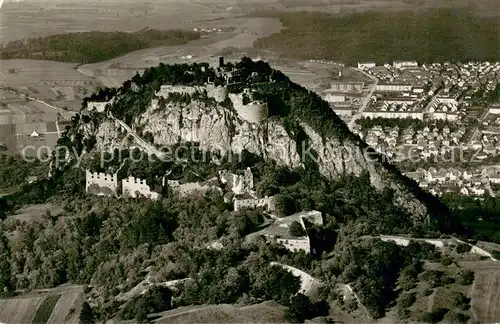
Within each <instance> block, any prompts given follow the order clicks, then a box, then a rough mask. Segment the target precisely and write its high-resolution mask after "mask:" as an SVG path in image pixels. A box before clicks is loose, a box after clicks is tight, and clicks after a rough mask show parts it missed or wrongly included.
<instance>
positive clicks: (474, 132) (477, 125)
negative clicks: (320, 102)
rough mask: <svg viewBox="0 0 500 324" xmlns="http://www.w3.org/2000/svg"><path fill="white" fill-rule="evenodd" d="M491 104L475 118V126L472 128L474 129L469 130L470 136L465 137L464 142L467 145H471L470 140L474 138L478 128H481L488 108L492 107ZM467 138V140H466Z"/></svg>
mask: <svg viewBox="0 0 500 324" xmlns="http://www.w3.org/2000/svg"><path fill="white" fill-rule="evenodd" d="M492 105H493V104H491V105H488V106H487V107H486V108H485V109H484V110H483V112H482V113H481V115H480V116H479V117H478V118H477V124H476V126H474V129H472V130H471V132H470V134H469V135H468V136H465V137H466V138H465V140H464V142H466V143H467V145H470V144H471V143H472V140H473V139H474V137H476V134H477V132H478V131H479V128H480V127H481V125H482V124H483V122H484V120H485V119H486V117H488V112H489V111H490V107H491V106H492ZM467 137H468V138H467Z"/></svg>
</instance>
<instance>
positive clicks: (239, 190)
mask: <svg viewBox="0 0 500 324" xmlns="http://www.w3.org/2000/svg"><path fill="white" fill-rule="evenodd" d="M219 178H220V181H221V183H223V184H225V185H226V186H227V187H228V189H229V190H231V191H232V192H233V193H234V194H236V195H241V194H244V193H250V192H253V190H254V178H253V173H252V170H251V169H250V168H247V169H246V170H245V173H244V174H243V175H237V174H234V173H230V172H228V171H225V170H224V171H219Z"/></svg>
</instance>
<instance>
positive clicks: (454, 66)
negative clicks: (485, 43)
mask: <svg viewBox="0 0 500 324" xmlns="http://www.w3.org/2000/svg"><path fill="white" fill-rule="evenodd" d="M354 69H355V70H357V71H359V72H361V73H363V74H364V75H365V76H366V77H367V78H368V79H370V80H371V81H369V82H353V81H349V80H343V79H342V76H341V75H339V77H340V78H341V80H340V81H334V82H331V84H330V88H329V89H326V90H324V91H323V93H322V96H323V99H324V100H326V101H328V102H329V103H330V105H331V107H332V109H333V110H334V111H335V112H336V113H337V114H338V115H339V116H341V117H342V119H343V120H344V121H345V122H346V123H347V124H348V125H349V127H350V128H351V130H352V131H353V132H355V133H356V134H358V135H359V136H360V137H361V138H362V139H363V140H364V141H365V142H366V143H367V144H368V145H370V146H371V147H373V148H374V149H376V150H377V151H378V152H379V153H382V154H383V155H384V156H385V157H387V158H388V159H389V160H391V161H392V162H393V163H395V164H397V165H398V166H399V167H400V169H401V171H402V172H403V173H405V174H406V175H407V176H409V177H410V178H412V179H414V180H416V181H417V182H418V183H419V184H420V186H421V187H423V188H425V189H426V190H429V191H430V192H432V193H433V194H436V195H440V194H443V193H455V194H460V195H468V196H476V197H484V196H495V195H496V194H497V193H498V189H499V188H498V182H499V180H498V173H499V171H500V169H499V168H498V167H497V166H496V165H495V164H496V163H497V162H498V161H497V155H498V152H497V148H498V145H499V139H500V83H499V80H500V62H495V63H491V62H468V63H452V62H445V63H431V64H428V63H422V64H419V62H416V61H411V60H409V61H395V62H393V63H392V64H384V65H381V66H379V65H377V64H376V63H374V62H360V63H358V65H357V67H354ZM396 156H397V158H396Z"/></svg>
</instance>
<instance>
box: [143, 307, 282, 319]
mask: <svg viewBox="0 0 500 324" xmlns="http://www.w3.org/2000/svg"><path fill="white" fill-rule="evenodd" d="M284 309H285V308H284V307H283V306H281V305H280V304H278V303H275V302H263V303H260V304H256V305H251V306H246V307H235V306H233V305H227V304H223V305H209V306H203V307H197V306H194V307H183V308H179V309H175V310H172V311H167V312H164V313H161V314H158V316H161V317H158V316H155V318H157V319H156V320H155V321H154V322H155V323H168V324H184V323H186V324H187V323H262V322H266V323H284V322H285V319H284ZM150 319H152V318H150Z"/></svg>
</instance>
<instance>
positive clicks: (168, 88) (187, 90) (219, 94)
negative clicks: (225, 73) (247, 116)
mask: <svg viewBox="0 0 500 324" xmlns="http://www.w3.org/2000/svg"><path fill="white" fill-rule="evenodd" d="M205 91H206V92H207V96H208V97H209V98H214V99H215V100H216V101H217V102H223V101H224V100H226V98H227V96H228V90H227V87H225V86H216V85H214V84H211V83H208V84H206V85H205V86H174V85H170V84H166V85H162V86H161V87H160V90H159V91H158V92H157V93H156V96H157V97H163V98H167V97H168V95H169V94H170V93H183V94H189V95H193V94H195V93H196V92H199V93H204V92H205Z"/></svg>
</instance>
